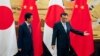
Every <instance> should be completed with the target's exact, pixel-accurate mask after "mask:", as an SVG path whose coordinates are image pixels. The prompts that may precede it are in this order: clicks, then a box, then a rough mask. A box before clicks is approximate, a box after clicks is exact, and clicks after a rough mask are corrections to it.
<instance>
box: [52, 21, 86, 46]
mask: <svg viewBox="0 0 100 56" xmlns="http://www.w3.org/2000/svg"><path fill="white" fill-rule="evenodd" d="M66 26H67V31H65V29H64V27H63V25H62V23H61V22H58V23H56V24H55V25H54V27H53V35H52V45H55V42H56V39H57V47H58V48H59V47H60V48H62V47H63V48H67V47H69V46H70V36H69V35H70V32H73V33H75V34H79V35H82V36H83V35H84V33H83V32H81V31H78V30H75V29H74V28H72V26H71V25H70V23H69V22H66Z"/></svg>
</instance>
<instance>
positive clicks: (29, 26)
mask: <svg viewBox="0 0 100 56" xmlns="http://www.w3.org/2000/svg"><path fill="white" fill-rule="evenodd" d="M28 28H29V31H30V33H31V32H32V27H31V24H30V25H28Z"/></svg>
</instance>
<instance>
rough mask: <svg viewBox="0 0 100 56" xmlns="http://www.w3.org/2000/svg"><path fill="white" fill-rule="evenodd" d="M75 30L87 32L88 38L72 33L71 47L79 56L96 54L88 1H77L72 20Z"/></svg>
mask: <svg viewBox="0 0 100 56" xmlns="http://www.w3.org/2000/svg"><path fill="white" fill-rule="evenodd" d="M71 25H72V26H73V28H75V29H77V30H80V31H83V32H84V31H87V32H88V33H89V35H88V36H79V35H76V34H73V33H71V34H70V36H71V45H72V47H73V49H74V50H75V52H76V54H77V56H90V55H91V54H92V53H93V52H94V43H93V31H92V21H91V17H90V14H89V8H88V5H87V0H76V2H75V6H74V10H73V15H72V18H71Z"/></svg>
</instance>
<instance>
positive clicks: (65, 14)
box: [60, 12, 68, 17]
mask: <svg viewBox="0 0 100 56" xmlns="http://www.w3.org/2000/svg"><path fill="white" fill-rule="evenodd" d="M62 15H64V16H68V14H67V13H65V12H64V13H61V14H60V17H62Z"/></svg>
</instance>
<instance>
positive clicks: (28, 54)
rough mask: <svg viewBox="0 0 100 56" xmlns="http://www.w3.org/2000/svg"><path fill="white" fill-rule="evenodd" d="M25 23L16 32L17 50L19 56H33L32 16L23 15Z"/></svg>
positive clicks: (28, 14) (29, 14)
mask: <svg viewBox="0 0 100 56" xmlns="http://www.w3.org/2000/svg"><path fill="white" fill-rule="evenodd" d="M24 17H25V22H24V23H23V24H22V25H20V26H19V31H18V50H19V51H20V52H21V56H33V47H32V46H33V43H32V27H31V21H32V14H31V13H26V14H25V16H24Z"/></svg>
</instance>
